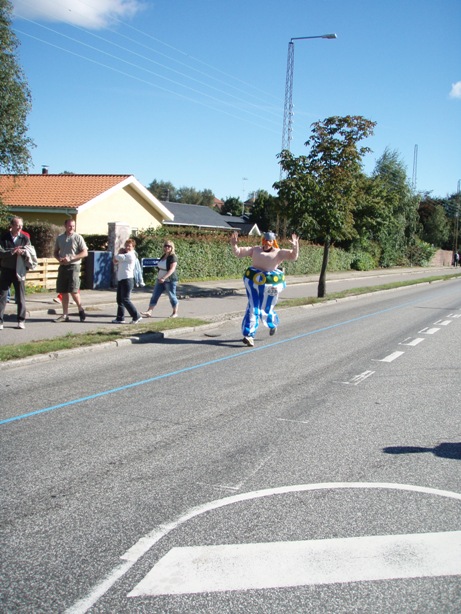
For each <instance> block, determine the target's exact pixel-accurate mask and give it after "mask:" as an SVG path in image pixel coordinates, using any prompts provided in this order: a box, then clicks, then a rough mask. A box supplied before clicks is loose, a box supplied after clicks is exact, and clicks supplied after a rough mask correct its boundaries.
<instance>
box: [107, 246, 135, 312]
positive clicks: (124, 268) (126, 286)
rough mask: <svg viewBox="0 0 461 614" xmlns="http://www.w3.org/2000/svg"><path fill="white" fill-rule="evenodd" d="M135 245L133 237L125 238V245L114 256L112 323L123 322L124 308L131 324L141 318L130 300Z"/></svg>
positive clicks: (132, 284)
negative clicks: (114, 316)
mask: <svg viewBox="0 0 461 614" xmlns="http://www.w3.org/2000/svg"><path fill="white" fill-rule="evenodd" d="M135 247H136V242H135V241H134V239H127V240H126V241H125V247H122V248H121V249H120V250H119V252H118V254H117V255H116V256H114V264H116V265H117V317H116V318H115V320H112V322H113V323H114V324H125V309H126V310H127V311H128V313H129V314H130V316H131V324H137V323H138V322H140V321H141V320H142V318H141V315H140V313H139V311H138V310H137V309H136V307H135V306H134V305H133V303H132V302H131V291H132V290H133V286H134V270H135V266H136V261H137V260H138V257H137V255H136V252H135V251H134V248H135Z"/></svg>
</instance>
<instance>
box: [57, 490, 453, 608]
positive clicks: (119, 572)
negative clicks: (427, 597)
mask: <svg viewBox="0 0 461 614" xmlns="http://www.w3.org/2000/svg"><path fill="white" fill-rule="evenodd" d="M343 489H344V490H349V489H359V490H367V489H370V490H374V489H377V490H390V491H393V490H397V491H403V492H417V493H421V494H426V495H429V496H436V497H446V498H448V499H453V500H455V501H460V502H461V493H456V492H452V491H450V490H438V489H437V488H429V487H427V486H414V485H413V484H397V483H393V482H323V483H320V484H296V485H292V486H280V487H278V488H267V489H265V490H254V491H251V492H246V493H240V494H238V495H233V496H231V497H225V498H224V499H216V500H214V501H208V502H206V503H204V504H201V505H197V506H196V507H192V508H190V509H189V510H187V511H186V512H185V513H184V514H182V515H181V516H179V517H177V518H175V519H174V520H172V521H171V522H167V523H165V524H160V525H158V526H157V527H155V528H154V529H152V531H150V532H149V533H147V534H146V535H144V536H143V537H141V538H140V539H139V540H138V541H137V542H136V543H135V544H133V546H132V547H131V548H129V550H127V551H126V552H125V553H124V554H122V555H121V557H120V558H121V559H122V561H125V562H124V563H121V564H120V565H118V566H116V567H114V568H113V569H112V570H111V571H109V573H108V574H107V575H106V577H105V578H103V579H102V580H101V581H100V582H99V583H98V584H96V585H95V586H93V587H92V588H91V589H90V591H89V592H88V594H87V595H85V597H82V598H81V599H79V600H78V601H76V602H75V603H74V604H73V605H72V606H70V607H69V608H68V609H67V610H66V611H65V614H85V613H86V612H88V610H89V609H90V608H91V607H93V606H94V605H95V604H96V603H97V602H98V601H99V599H100V598H101V597H103V596H104V595H105V593H107V592H108V591H109V590H110V589H111V588H112V587H113V586H114V584H116V582H117V581H118V580H120V578H122V577H123V576H124V575H125V574H126V573H127V572H128V571H129V570H130V569H131V568H132V567H133V566H134V565H135V564H136V563H137V562H138V561H139V559H140V558H141V557H142V556H144V555H145V554H146V553H147V552H148V551H149V550H150V549H151V548H153V547H154V546H155V545H156V544H157V543H158V542H159V541H160V540H161V539H163V538H164V537H166V536H167V535H169V534H170V533H171V532H172V531H175V530H176V529H178V528H179V527H180V526H181V525H183V524H185V523H186V522H188V521H189V520H192V518H197V517H198V516H201V515H202V514H206V513H209V512H211V511H213V510H216V509H221V508H224V507H227V506H230V505H234V504H235V503H241V502H244V501H253V500H255V499H259V498H264V497H272V496H280V495H286V494H292V493H299V492H315V491H319V490H343Z"/></svg>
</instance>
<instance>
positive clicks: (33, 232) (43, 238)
mask: <svg viewBox="0 0 461 614" xmlns="http://www.w3.org/2000/svg"><path fill="white" fill-rule="evenodd" d="M24 230H25V231H27V232H28V233H29V234H30V242H31V243H32V245H33V246H34V247H35V251H36V252H37V258H53V251H54V243H55V241H56V237H57V236H58V235H59V234H61V233H62V231H63V229H62V227H61V226H56V225H55V224H50V223H49V222H41V221H40V220H35V221H29V220H24Z"/></svg>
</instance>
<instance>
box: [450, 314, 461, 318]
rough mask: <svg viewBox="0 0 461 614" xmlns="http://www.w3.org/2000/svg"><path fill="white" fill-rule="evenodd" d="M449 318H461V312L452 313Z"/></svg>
mask: <svg viewBox="0 0 461 614" xmlns="http://www.w3.org/2000/svg"><path fill="white" fill-rule="evenodd" d="M448 317H449V318H461V313H450V315H449V316H448Z"/></svg>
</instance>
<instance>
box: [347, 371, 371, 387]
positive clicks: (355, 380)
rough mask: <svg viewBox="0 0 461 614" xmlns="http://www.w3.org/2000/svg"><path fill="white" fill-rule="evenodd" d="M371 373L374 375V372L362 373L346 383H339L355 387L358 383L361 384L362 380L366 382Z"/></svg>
mask: <svg viewBox="0 0 461 614" xmlns="http://www.w3.org/2000/svg"><path fill="white" fill-rule="evenodd" d="M373 373H375V371H363V372H362V373H359V374H358V375H355V376H354V377H353V378H352V379H350V380H349V381H348V382H341V384H352V386H357V385H358V384H360V382H363V380H366V379H367V377H370V375H373Z"/></svg>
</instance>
